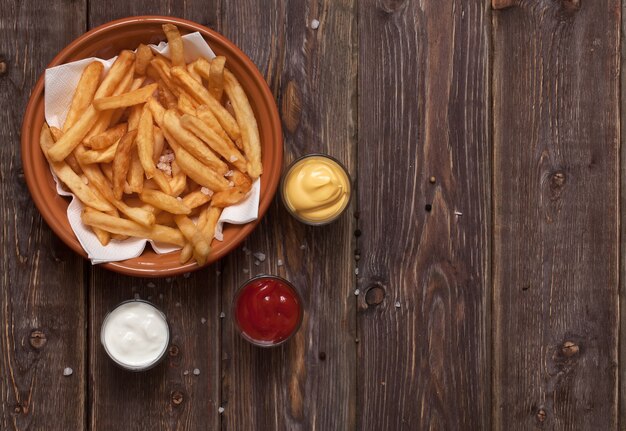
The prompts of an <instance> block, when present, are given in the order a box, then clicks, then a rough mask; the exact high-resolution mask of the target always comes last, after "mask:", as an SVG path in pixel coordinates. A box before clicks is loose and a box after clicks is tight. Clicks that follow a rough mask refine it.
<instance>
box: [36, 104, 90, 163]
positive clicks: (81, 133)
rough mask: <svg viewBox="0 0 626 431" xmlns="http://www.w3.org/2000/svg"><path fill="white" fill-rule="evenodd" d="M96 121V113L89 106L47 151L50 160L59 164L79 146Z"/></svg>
mask: <svg viewBox="0 0 626 431" xmlns="http://www.w3.org/2000/svg"><path fill="white" fill-rule="evenodd" d="M97 119H98V111H96V110H95V108H94V107H93V106H91V105H90V106H89V107H88V108H87V109H86V110H85V112H84V113H83V115H82V116H81V117H80V118H79V119H78V120H77V121H76V123H75V124H74V125H73V126H72V127H70V128H69V129H68V130H67V132H65V133H64V134H63V136H61V139H59V140H58V141H57V142H56V143H55V144H54V146H53V147H52V148H50V149H49V150H48V156H49V157H50V160H52V161H54V162H60V161H62V160H63V159H65V158H66V157H67V156H68V155H69V154H70V153H71V152H72V151H74V148H76V146H78V144H80V141H81V140H82V139H83V138H84V137H85V135H87V132H89V129H91V127H92V126H93V125H94V124H95V122H96V120H97Z"/></svg>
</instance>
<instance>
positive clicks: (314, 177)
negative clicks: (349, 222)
mask: <svg viewBox="0 0 626 431" xmlns="http://www.w3.org/2000/svg"><path fill="white" fill-rule="evenodd" d="M351 182H352V181H351V179H350V174H349V173H348V170H347V169H346V168H345V166H343V165H342V164H341V162H339V161H338V160H337V159H335V158H334V157H331V156H328V155H326V154H317V153H315V154H307V155H305V156H302V157H300V158H298V159H296V160H294V161H293V162H292V163H291V164H290V165H289V166H288V167H287V169H286V171H285V174H284V175H283V179H282V182H281V186H280V191H281V197H282V199H283V203H284V204H285V207H286V208H287V210H288V211H289V212H290V213H291V215H292V216H294V217H295V218H296V219H297V220H299V221H301V222H302V223H305V224H308V225H311V226H321V225H325V224H329V223H331V222H333V221H335V220H337V218H339V216H341V214H343V212H344V211H345V210H346V208H348V204H349V203H350V198H351V195H352V185H351Z"/></svg>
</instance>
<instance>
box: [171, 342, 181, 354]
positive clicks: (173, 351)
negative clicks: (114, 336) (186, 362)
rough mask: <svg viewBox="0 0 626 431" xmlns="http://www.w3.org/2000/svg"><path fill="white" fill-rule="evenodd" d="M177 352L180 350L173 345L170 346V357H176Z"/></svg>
mask: <svg viewBox="0 0 626 431" xmlns="http://www.w3.org/2000/svg"><path fill="white" fill-rule="evenodd" d="M179 352H180V350H179V349H178V346H177V345H175V344H174V345H172V346H170V350H169V353H170V356H178V353H179Z"/></svg>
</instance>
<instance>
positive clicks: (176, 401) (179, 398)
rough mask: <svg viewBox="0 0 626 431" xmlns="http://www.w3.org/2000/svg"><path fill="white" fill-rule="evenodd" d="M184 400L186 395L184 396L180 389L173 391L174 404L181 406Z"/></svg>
mask: <svg viewBox="0 0 626 431" xmlns="http://www.w3.org/2000/svg"><path fill="white" fill-rule="evenodd" d="M184 400H185V397H184V396H183V393H182V392H180V391H174V392H172V404H174V405H175V406H179V405H181V404H182V402H183V401H184Z"/></svg>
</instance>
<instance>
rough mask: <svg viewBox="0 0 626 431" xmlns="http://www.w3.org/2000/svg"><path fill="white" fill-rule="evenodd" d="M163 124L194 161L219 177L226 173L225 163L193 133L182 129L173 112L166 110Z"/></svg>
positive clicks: (226, 166)
mask: <svg viewBox="0 0 626 431" xmlns="http://www.w3.org/2000/svg"><path fill="white" fill-rule="evenodd" d="M163 122H164V124H165V129H166V130H167V131H168V132H169V133H170V135H172V136H173V137H174V139H176V142H178V143H179V144H180V145H182V146H183V147H184V148H185V150H187V151H188V152H189V153H190V154H191V155H193V156H194V157H195V158H196V159H198V160H200V161H201V162H202V163H204V164H205V165H206V166H208V167H210V168H212V169H214V170H215V171H217V173H219V174H221V175H224V174H225V173H226V172H228V165H226V163H224V162H223V161H221V160H220V158H219V157H218V156H217V155H216V154H215V153H214V152H213V151H212V150H211V149H210V148H209V147H207V146H206V145H205V144H204V143H203V142H202V141H201V140H200V139H198V138H197V137H196V136H195V135H194V134H193V133H191V132H189V131H188V130H186V129H185V128H183V126H182V125H181V123H180V119H179V118H178V115H177V114H176V112H175V111H173V110H168V111H167V112H166V113H165V116H164V117H163Z"/></svg>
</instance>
